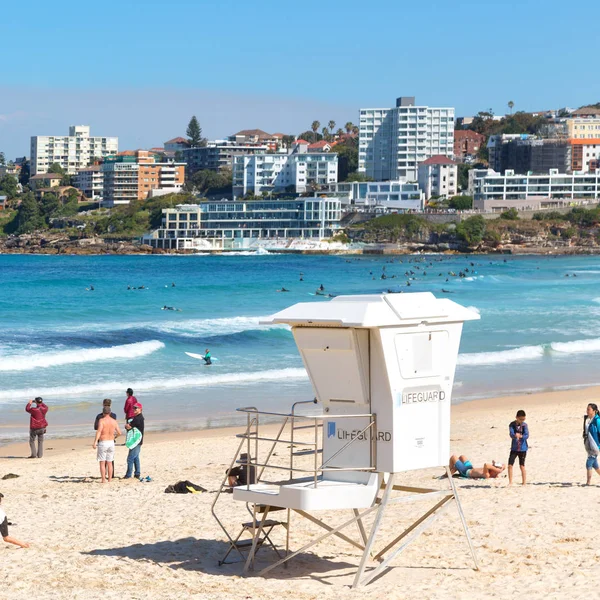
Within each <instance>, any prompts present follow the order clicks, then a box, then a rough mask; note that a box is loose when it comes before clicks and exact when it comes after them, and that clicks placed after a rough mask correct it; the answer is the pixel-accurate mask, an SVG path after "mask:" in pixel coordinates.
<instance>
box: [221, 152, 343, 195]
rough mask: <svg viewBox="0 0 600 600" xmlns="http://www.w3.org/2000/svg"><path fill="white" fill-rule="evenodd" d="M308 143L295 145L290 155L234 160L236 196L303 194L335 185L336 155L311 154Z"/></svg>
mask: <svg viewBox="0 0 600 600" xmlns="http://www.w3.org/2000/svg"><path fill="white" fill-rule="evenodd" d="M307 146H308V145H307V144H306V143H304V144H299V143H296V144H295V145H294V150H293V151H292V152H291V153H290V154H254V155H252V156H236V157H235V158H234V161H233V195H234V197H239V196H245V195H246V194H248V193H253V194H262V193H263V192H273V191H289V192H290V193H297V194H302V193H304V192H306V191H310V190H311V189H314V190H317V189H319V187H320V186H324V185H328V184H330V183H336V182H337V178H338V157H337V154H333V153H332V154H328V153H323V152H315V153H310V152H306V151H302V150H305V149H306V148H307Z"/></svg>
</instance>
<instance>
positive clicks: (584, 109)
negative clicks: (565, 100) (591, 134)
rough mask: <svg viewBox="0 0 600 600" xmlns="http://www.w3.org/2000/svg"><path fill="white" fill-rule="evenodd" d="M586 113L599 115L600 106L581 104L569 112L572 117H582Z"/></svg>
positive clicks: (594, 115)
mask: <svg viewBox="0 0 600 600" xmlns="http://www.w3.org/2000/svg"><path fill="white" fill-rule="evenodd" d="M587 115H589V116H593V117H600V108H595V107H594V106H583V107H582V108H578V109H577V110H574V111H573V112H572V113H571V116H572V117H584V116H587Z"/></svg>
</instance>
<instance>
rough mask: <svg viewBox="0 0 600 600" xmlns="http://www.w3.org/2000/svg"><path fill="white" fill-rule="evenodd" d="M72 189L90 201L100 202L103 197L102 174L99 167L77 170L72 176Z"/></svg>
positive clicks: (92, 166)
mask: <svg viewBox="0 0 600 600" xmlns="http://www.w3.org/2000/svg"><path fill="white" fill-rule="evenodd" d="M72 184H73V187H76V188H77V189H78V190H80V191H81V192H82V193H83V195H84V196H85V197H86V198H89V199H90V200H102V197H103V195H104V173H103V172H102V168H101V167H100V165H91V166H90V167H86V168H85V169H79V170H78V171H77V173H76V174H75V175H74V176H73V180H72Z"/></svg>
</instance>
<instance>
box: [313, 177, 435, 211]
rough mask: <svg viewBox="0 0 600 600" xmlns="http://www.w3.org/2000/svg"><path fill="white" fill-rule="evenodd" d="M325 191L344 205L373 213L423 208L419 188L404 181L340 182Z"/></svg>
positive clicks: (419, 209)
mask: <svg viewBox="0 0 600 600" xmlns="http://www.w3.org/2000/svg"><path fill="white" fill-rule="evenodd" d="M326 191H327V192H329V193H332V194H333V195H334V196H336V197H338V198H340V200H341V201H342V203H343V204H344V205H351V206H352V207H354V208H358V209H362V208H364V209H366V210H369V211H375V212H406V211H411V212H413V211H422V210H423V207H424V206H425V195H424V194H423V192H422V190H420V189H419V186H418V185H417V184H416V183H407V182H405V181H369V182H363V181H342V182H340V183H333V184H330V185H328V186H327V188H326ZM321 193H322V191H321V192H319V194H321Z"/></svg>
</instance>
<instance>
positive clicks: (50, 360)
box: [0, 340, 165, 371]
mask: <svg viewBox="0 0 600 600" xmlns="http://www.w3.org/2000/svg"><path fill="white" fill-rule="evenodd" d="M164 347H165V345H164V344H163V343H162V342H159V341H157V340H150V341H147V342H137V343H135V344H124V345H122V346H111V347H108V348H79V349H77V350H64V351H61V352H45V353H41V354H22V355H16V356H4V357H2V359H1V360H0V371H31V370H33V369H47V368H49V367H58V366H62V365H72V364H77V363H88V362H96V361H100V360H114V359H119V358H123V359H126V358H140V357H142V356H147V355H148V354H152V353H153V352H156V351H157V350H160V349H161V348H164Z"/></svg>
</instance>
